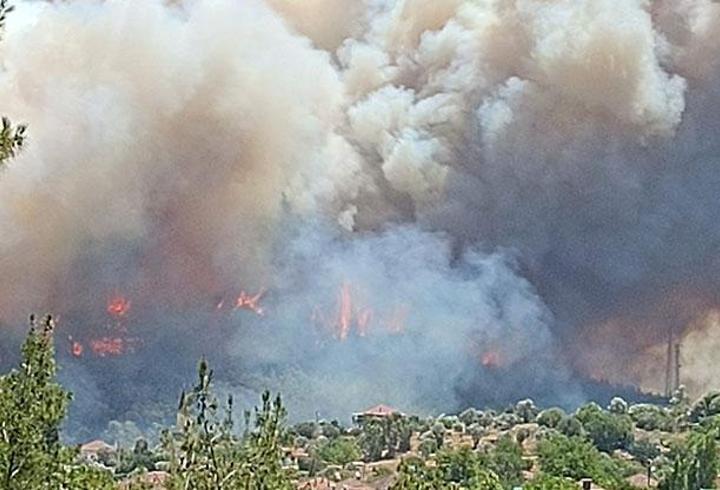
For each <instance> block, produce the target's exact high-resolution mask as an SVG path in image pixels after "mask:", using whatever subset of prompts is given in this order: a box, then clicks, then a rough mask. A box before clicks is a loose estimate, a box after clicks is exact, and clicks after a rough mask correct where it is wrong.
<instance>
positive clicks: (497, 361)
mask: <svg viewBox="0 0 720 490" xmlns="http://www.w3.org/2000/svg"><path fill="white" fill-rule="evenodd" d="M481 362H482V365H483V366H485V367H486V368H493V369H494V368H498V367H500V365H501V364H502V357H501V356H500V353H499V352H497V351H492V350H491V351H488V352H486V353H484V354H483V355H482V359H481Z"/></svg>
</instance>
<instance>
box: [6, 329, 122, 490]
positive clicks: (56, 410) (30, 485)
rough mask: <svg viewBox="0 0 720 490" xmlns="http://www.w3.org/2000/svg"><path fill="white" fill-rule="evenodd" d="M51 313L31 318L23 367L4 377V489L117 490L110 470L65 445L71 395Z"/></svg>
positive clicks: (23, 348)
mask: <svg viewBox="0 0 720 490" xmlns="http://www.w3.org/2000/svg"><path fill="white" fill-rule="evenodd" d="M53 330H54V324H53V320H52V318H51V317H50V316H48V317H45V318H44V319H43V320H42V321H40V322H38V321H37V320H36V318H35V317H31V318H30V332H29V333H28V336H27V339H26V340H25V343H24V344H23V347H22V361H21V363H20V367H19V368H18V369H15V370H13V371H11V372H10V373H9V374H6V375H4V376H2V377H0V475H1V476H0V478H2V480H1V483H0V488H3V489H7V490H14V489H18V490H21V489H22V490H26V489H35V488H48V489H50V488H52V489H55V488H60V489H68V490H70V489H72V490H82V489H105V488H113V487H114V484H113V481H112V477H111V475H110V474H109V473H108V472H104V471H100V470H97V469H91V468H88V467H85V466H82V465H79V464H76V463H75V459H76V456H77V452H76V451H73V450H71V449H69V448H65V447H63V446H62V445H61V444H60V424H61V423H62V421H63V419H64V417H65V413H66V411H67V407H68V404H69V402H70V399H71V395H70V393H68V392H66V391H64V390H63V389H62V387H61V386H60V385H59V384H58V383H57V381H56V379H55V376H56V366H55V357H54V348H53Z"/></svg>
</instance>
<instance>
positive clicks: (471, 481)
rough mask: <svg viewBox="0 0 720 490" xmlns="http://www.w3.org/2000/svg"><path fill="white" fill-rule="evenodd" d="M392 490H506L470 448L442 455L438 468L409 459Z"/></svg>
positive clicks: (405, 462) (401, 468) (403, 464)
mask: <svg viewBox="0 0 720 490" xmlns="http://www.w3.org/2000/svg"><path fill="white" fill-rule="evenodd" d="M391 488H392V489H393V490H445V489H464V490H501V489H502V488H503V487H502V485H501V484H500V481H499V479H498V477H497V475H495V474H494V473H493V472H492V471H490V470H487V469H485V468H483V466H482V461H481V459H480V457H479V456H478V455H477V453H474V452H473V451H471V450H470V449H469V448H461V449H458V450H454V451H442V452H441V453H440V454H438V457H437V461H436V464H435V465H433V466H430V465H428V464H427V463H425V462H424V461H423V460H421V459H419V458H406V459H405V460H404V461H403V462H402V464H401V465H400V468H399V475H398V479H397V481H396V482H395V484H394V485H393V486H392V487H391Z"/></svg>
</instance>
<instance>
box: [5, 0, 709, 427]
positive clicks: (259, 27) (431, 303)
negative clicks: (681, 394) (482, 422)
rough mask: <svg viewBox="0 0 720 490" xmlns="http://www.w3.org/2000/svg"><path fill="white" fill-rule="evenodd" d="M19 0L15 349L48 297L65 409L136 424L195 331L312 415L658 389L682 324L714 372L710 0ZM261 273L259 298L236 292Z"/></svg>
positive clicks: (245, 384)
mask: <svg viewBox="0 0 720 490" xmlns="http://www.w3.org/2000/svg"><path fill="white" fill-rule="evenodd" d="M8 22H9V23H8V29H7V32H6V33H5V36H4V39H3V41H2V43H0V50H1V51H2V52H1V53H0V59H2V60H3V66H4V70H3V72H2V77H3V79H2V83H0V107H2V111H3V113H5V114H7V115H8V116H10V117H11V118H12V119H13V120H14V121H24V122H27V123H28V124H29V134H30V139H29V141H28V145H27V147H26V149H24V150H23V152H22V153H21V154H20V155H19V157H18V158H16V159H15V160H14V161H13V162H11V163H10V165H9V166H8V168H7V169H5V170H4V171H3V173H2V175H0V293H1V294H0V312H1V318H0V322H2V324H3V328H4V330H5V333H4V334H3V339H4V340H3V346H2V352H3V357H2V361H3V362H6V360H7V359H6V358H7V357H8V353H9V352H12V346H14V345H16V344H17V341H18V340H17V339H19V338H20V337H21V334H22V329H21V327H22V325H23V323H24V318H25V317H26V315H27V314H28V313H29V312H31V311H39V312H43V311H52V312H55V313H56V314H58V315H59V316H60V321H59V331H58V334H59V338H58V349H59V350H60V351H61V357H62V365H63V371H62V376H63V378H64V380H66V383H67V384H68V385H69V387H70V388H71V389H72V390H73V391H75V393H76V401H75V405H76V407H75V408H74V410H76V412H75V414H74V417H75V420H82V421H83V423H85V424H87V425H92V424H95V426H101V425H102V424H103V423H104V422H106V421H107V420H108V419H109V418H121V419H124V418H128V419H131V418H133V417H135V416H137V418H138V419H141V418H142V413H143V412H144V413H148V412H150V411H151V410H150V409H148V408H147V407H148V406H150V405H151V404H152V403H154V402H155V401H157V400H158V399H163V398H170V397H172V396H174V394H175V393H176V392H177V391H178V389H179V388H180V387H181V386H182V383H183V382H185V381H186V380H188V379H190V377H191V376H192V370H193V364H194V363H195V362H196V359H197V357H198V356H200V355H206V356H208V357H210V359H211V360H212V361H213V363H214V365H216V367H217V371H218V375H220V376H221V377H222V380H221V381H222V383H221V384H222V386H223V387H224V388H223V389H227V390H228V391H234V392H236V393H240V394H241V398H242V397H246V399H247V400H252V399H253V398H254V397H255V396H256V394H257V392H258V391H259V390H261V389H263V388H264V387H269V388H272V389H275V390H282V392H283V393H284V394H285V395H286V397H287V398H288V402H289V405H290V409H291V411H295V413H296V414H297V416H299V417H308V416H312V415H313V414H314V412H315V411H316V410H319V411H321V413H322V414H323V415H326V416H342V417H346V416H347V415H348V414H349V413H351V412H353V411H356V410H358V409H362V408H364V407H365V406H366V405H371V404H373V403H380V402H383V403H390V404H396V405H398V407H399V408H401V409H403V410H415V411H419V412H429V411H450V410H455V409H458V408H460V407H463V406H465V405H467V404H468V403H474V404H479V405H482V404H486V403H490V404H499V403H507V402H510V401H513V400H515V399H517V398H519V397H523V396H525V395H527V394H530V395H533V396H535V397H537V398H539V399H541V400H543V401H545V402H546V403H560V404H565V405H568V404H573V403H578V402H580V401H582V400H584V399H586V398H587V397H588V396H590V394H589V393H587V392H586V390H585V389H584V388H583V381H582V380H583V379H588V378H592V379H596V380H610V381H613V382H618V383H635V384H638V385H640V386H642V387H644V388H645V389H661V388H662V385H663V383H664V379H663V377H662V376H663V369H664V361H663V359H662V357H663V352H664V351H663V347H662V344H663V343H664V342H665V341H666V338H667V335H668V330H669V329H671V328H672V329H674V330H675V332H676V335H677V336H680V335H681V334H682V335H684V336H685V339H686V345H685V348H684V356H685V357H686V361H687V363H688V370H687V376H688V377H689V379H688V380H687V382H688V384H690V386H691V387H693V388H694V389H696V390H700V389H707V388H711V387H713V386H712V379H717V376H714V375H713V374H712V373H714V371H712V369H713V368H712V367H711V366H710V365H707V364H703V366H705V367H700V364H699V361H696V359H701V358H703V356H706V355H707V352H708V351H707V350H701V349H702V348H703V345H704V344H705V343H706V339H707V338H715V337H717V333H716V331H717V328H715V327H716V326H717V318H715V316H712V315H713V313H712V312H713V311H715V308H717V307H718V305H719V303H720V301H718V300H719V299H720V298H718V292H717V291H719V290H720V289H719V288H718V279H717V278H718V277H720V275H719V273H720V259H719V257H720V255H719V254H718V251H719V245H720V227H718V225H717V220H718V217H719V216H720V201H719V200H718V199H717V189H718V188H719V186H720V143H718V142H719V141H720V139H719V138H718V137H719V136H720V116H718V114H720V102H718V101H720V56H719V55H718V53H720V4H717V3H713V2H711V1H709V0H672V1H670V0H667V1H666V0H657V1H654V2H649V1H646V0H632V1H628V0H552V1H548V0H542V1H541V0H464V1H463V0H433V1H432V2H430V1H423V0H392V1H391V0H364V1H360V0H307V1H298V0H267V1H262V0H242V1H239V0H235V1H231V0H186V1H174V2H161V1H159V0H152V1H148V0H143V1H140V0H107V1H93V2H82V1H79V0H78V1H70V2H62V3H60V2H55V3H49V2H35V1H25V2H19V4H18V8H17V10H16V12H14V13H13V14H12V15H11V16H10V17H9V19H8ZM258 291H260V292H262V293H263V294H262V295H261V296H260V298H259V300H258V303H259V305H261V306H260V307H261V308H262V312H259V311H257V310H258V308H259V307H258V306H257V305H255V304H250V302H251V300H250V299H247V300H246V301H245V302H244V303H242V304H240V303H241V302H240V301H239V300H238V301H236V298H238V296H239V295H241V293H242V294H243V295H246V294H247V295H250V296H252V295H254V294H255V293H256V292H258ZM250 296H242V297H243V298H249V297H250ZM118 301H119V303H118ZM123 301H125V302H127V303H128V304H127V311H124V307H123V306H122V305H123V304H124V303H123ZM232 304H236V306H238V305H239V307H237V308H233V307H232ZM112 305H115V306H119V307H120V310H117V311H116V312H115V313H114V317H113V307H112ZM228 305H230V306H229V307H228ZM109 306H110V308H109V311H108V307H109ZM253 308H254V309H255V311H254V310H253ZM109 313H110V314H109ZM258 313H262V314H258ZM120 317H122V318H121V319H120ZM708 318H709V320H708ZM708 325H711V326H713V325H714V326H715V327H713V328H710V327H708ZM713 332H715V333H713ZM118 336H120V337H122V338H121V339H120V341H121V342H120V343H121V344H122V345H119V344H118V345H116V344H107V342H109V341H108V339H109V338H111V337H112V338H115V337H118ZM112 338H111V339H110V341H112ZM115 341H116V342H119V341H118V340H115ZM93 342H101V343H102V342H105V344H102V345H100V344H98V345H100V347H98V349H100V351H101V352H103V353H104V354H103V355H91V354H92V353H91V352H89V348H88V347H89V346H91V345H93V346H94V345H95V344H93ZM705 345H707V344H705ZM713 345H714V344H713ZM80 347H82V349H83V352H79V350H80ZM73 349H75V352H74V351H73ZM103 349H104V350H103ZM698 349H700V350H698ZM96 351H97V349H96ZM115 351H122V352H115ZM694 352H697V353H698V354H697V355H696V354H691V353H694ZM703 352H704V353H705V354H703ZM96 354H97V352H96ZM116 354H122V355H116ZM689 358H692V359H693V360H692V361H689V360H688V359H689ZM716 387H717V386H716ZM91 414H92V415H91ZM138 414H139V415H138ZM93 417H94V418H93Z"/></svg>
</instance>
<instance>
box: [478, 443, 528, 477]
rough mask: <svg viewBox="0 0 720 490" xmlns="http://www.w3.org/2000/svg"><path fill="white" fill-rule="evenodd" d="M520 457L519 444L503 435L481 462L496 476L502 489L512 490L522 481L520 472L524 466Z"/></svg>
mask: <svg viewBox="0 0 720 490" xmlns="http://www.w3.org/2000/svg"><path fill="white" fill-rule="evenodd" d="M522 456H523V452H522V447H520V444H518V443H517V442H515V441H514V440H513V439H512V438H511V437H510V436H509V435H505V436H503V437H501V438H500V439H499V440H498V442H497V444H495V447H494V448H493V449H492V451H490V452H488V453H487V454H486V455H484V457H483V458H482V460H483V463H484V466H485V467H486V468H488V469H490V470H492V471H493V473H495V474H496V475H497V476H498V478H499V479H500V482H501V483H502V485H503V487H505V488H513V487H515V486H517V485H519V484H520V483H522V481H523V477H522V472H523V470H524V469H525V468H526V464H525V461H524V460H523V457H522Z"/></svg>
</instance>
